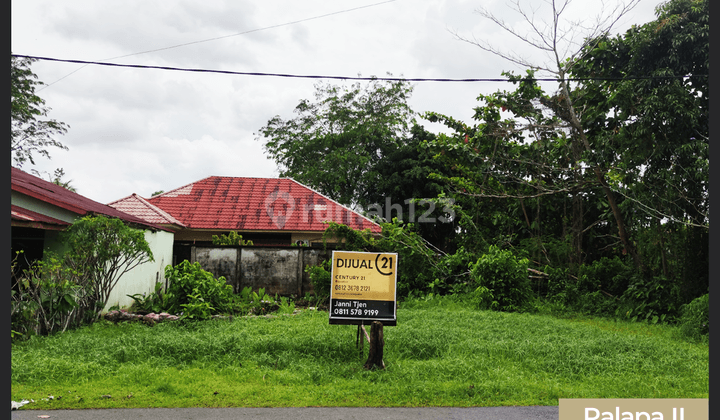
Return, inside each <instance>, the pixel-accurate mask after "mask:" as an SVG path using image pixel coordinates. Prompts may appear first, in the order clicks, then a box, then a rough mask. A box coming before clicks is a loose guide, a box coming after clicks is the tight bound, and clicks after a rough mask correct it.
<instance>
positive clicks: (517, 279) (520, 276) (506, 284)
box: [471, 245, 533, 312]
mask: <svg viewBox="0 0 720 420" xmlns="http://www.w3.org/2000/svg"><path fill="white" fill-rule="evenodd" d="M527 268H528V260H527V259H525V258H522V259H518V258H516V257H515V256H514V255H513V254H512V252H510V251H504V250H501V249H499V248H498V247H496V246H494V245H493V246H491V247H490V249H489V251H488V253H486V254H485V255H483V256H481V257H480V258H479V259H478V261H477V262H476V263H475V264H473V265H472V266H471V276H472V278H473V279H474V280H475V284H476V285H477V288H476V289H475V290H476V291H475V297H476V299H477V302H478V303H479V304H480V305H481V307H487V308H489V309H493V310H499V311H509V312H513V311H515V312H522V311H525V310H528V309H529V308H530V304H531V301H532V297H533V294H532V289H531V287H530V279H529V278H528V272H527Z"/></svg>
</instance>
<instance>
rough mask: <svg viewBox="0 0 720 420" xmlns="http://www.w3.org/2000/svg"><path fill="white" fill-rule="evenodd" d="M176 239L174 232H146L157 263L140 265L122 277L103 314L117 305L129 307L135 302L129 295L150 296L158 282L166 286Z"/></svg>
mask: <svg viewBox="0 0 720 420" xmlns="http://www.w3.org/2000/svg"><path fill="white" fill-rule="evenodd" d="M174 238H175V235H174V234H173V233H172V232H165V231H157V232H151V231H147V230H146V231H145V240H146V241H147V242H148V244H149V245H150V249H151V250H152V253H153V257H154V258H155V261H151V262H146V263H144V264H142V265H139V266H137V267H135V268H134V269H132V270H131V271H128V272H127V273H125V275H123V276H122V277H120V281H118V283H117V285H116V286H115V288H114V289H113V290H112V292H110V298H109V299H108V303H107V304H106V305H105V308H104V309H103V312H106V311H108V310H109V309H110V308H111V307H112V306H115V305H118V306H120V307H121V308H123V307H129V306H130V305H132V303H133V302H134V301H133V299H132V298H130V297H128V296H127V295H134V294H137V293H140V294H142V293H146V294H150V293H151V292H154V291H155V283H156V282H161V283H162V284H163V285H165V266H167V265H171V264H172V256H173V241H174Z"/></svg>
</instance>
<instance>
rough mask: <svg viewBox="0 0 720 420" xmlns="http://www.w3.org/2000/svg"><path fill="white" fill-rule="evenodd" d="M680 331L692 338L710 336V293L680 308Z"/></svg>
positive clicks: (698, 338) (699, 338) (697, 338)
mask: <svg viewBox="0 0 720 420" xmlns="http://www.w3.org/2000/svg"><path fill="white" fill-rule="evenodd" d="M679 326H680V331H681V332H682V333H683V335H685V336H686V337H688V338H690V339H693V340H701V339H703V338H704V337H709V336H710V294H708V293H706V294H704V295H702V296H700V297H699V298H696V299H694V300H693V301H692V302H690V303H688V304H685V305H683V306H682V307H681V308H680V320H679Z"/></svg>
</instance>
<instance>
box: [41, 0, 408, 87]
mask: <svg viewBox="0 0 720 420" xmlns="http://www.w3.org/2000/svg"><path fill="white" fill-rule="evenodd" d="M395 1H396V0H386V1H381V2H379V3H373V4H367V5H365V6H358V7H353V8H351V9H345V10H340V11H337V12H331V13H326V14H324V15H319V16H313V17H309V18H305V19H299V20H294V21H291V22H285V23H279V24H277V25H271V26H265V27H263V28H257V29H250V30H248V31H244V32H238V33H236V34H232V35H223V36H218V37H215V38H208V39H203V40H200V41H192V42H186V43H184V44H177V45H172V46H169V47H163V48H156V49H153V50H147V51H140V52H136V53H132V54H126V55H120V56H117V57H111V58H105V59H103V60H102V61H109V60H117V59H119V58H126V57H132V56H134V55H140V54H147V53H152V52H158V51H165V50H171V49H173V48H180V47H186V46H188V45H194V44H201V43H203V42H210V41H217V40H219V39H225V38H231V37H234V36H240V35H246V34H250V33H253V32H260V31H265V30H268V29H275V28H280V27H283V26H289V25H295V24H297V23H302V22H307V21H310V20H315V19H321V18H324V17H328V16H334V15H339V14H342V13H348V12H354V11H355V10H360V9H366V8H368V7H374V6H379V5H381V4H385V3H393V2H395ZM92 64H97V63H92ZM87 65H88V64H85V65H84V66H82V67H80V68H78V69H75V70H73V71H72V72H70V73H68V74H66V75H65V76H63V77H61V78H59V79H57V80H56V81H54V82H52V83H47V84H45V85H44V86H43V87H42V88H41V89H39V90H38V91H40V90H43V89H45V88H47V87H50V86H52V85H54V84H55V83H57V82H59V81H61V80H63V79H65V78H66V77H68V76H71V75H72V74H74V73H76V72H78V71H80V70H81V69H83V68H85V66H87Z"/></svg>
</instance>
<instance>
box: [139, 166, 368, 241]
mask: <svg viewBox="0 0 720 420" xmlns="http://www.w3.org/2000/svg"><path fill="white" fill-rule="evenodd" d="M147 201H148V202H150V203H151V204H153V205H155V206H156V207H159V208H160V209H162V210H164V211H165V212H167V213H169V214H170V215H172V217H174V218H175V219H177V220H179V221H180V222H181V223H183V224H184V225H185V226H187V227H188V228H191V229H214V230H231V231H232V230H257V231H324V230H325V228H326V227H327V226H326V225H325V223H323V222H325V221H334V222H337V223H342V224H344V225H347V226H349V227H352V228H353V229H356V230H363V229H370V230H371V231H372V232H373V233H380V232H381V231H382V229H381V227H380V225H379V224H377V223H374V222H372V221H371V220H370V219H368V218H367V217H364V216H362V215H361V214H359V213H357V212H355V211H352V210H350V209H349V208H347V207H345V206H343V205H341V204H339V203H337V202H336V201H333V200H331V199H329V198H327V197H325V196H324V195H322V194H320V193H318V192H316V191H314V190H312V189H311V188H309V187H307V186H305V185H302V184H300V183H299V182H297V181H295V180H293V179H290V178H244V177H222V176H211V177H207V178H204V179H201V180H200V181H197V182H193V183H191V184H188V185H185V186H182V187H179V188H176V189H174V190H172V191H168V192H165V193H163V194H160V195H157V196H155V197H151V198H148V199H147Z"/></svg>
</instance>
